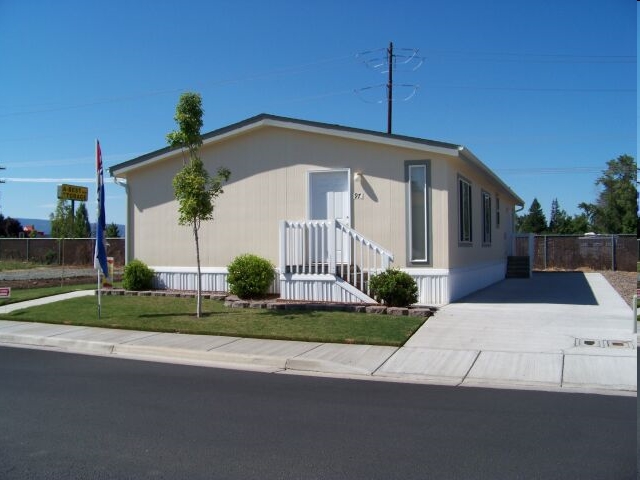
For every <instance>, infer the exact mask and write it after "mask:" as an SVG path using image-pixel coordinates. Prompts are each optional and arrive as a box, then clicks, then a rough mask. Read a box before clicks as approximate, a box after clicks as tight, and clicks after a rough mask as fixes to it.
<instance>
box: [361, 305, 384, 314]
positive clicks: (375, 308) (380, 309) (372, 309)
mask: <svg viewBox="0 0 640 480" xmlns="http://www.w3.org/2000/svg"><path fill="white" fill-rule="evenodd" d="M365 310H366V312H367V313H379V314H382V315H384V314H385V313H387V307H385V306H383V305H369V306H368V307H366V308H365Z"/></svg>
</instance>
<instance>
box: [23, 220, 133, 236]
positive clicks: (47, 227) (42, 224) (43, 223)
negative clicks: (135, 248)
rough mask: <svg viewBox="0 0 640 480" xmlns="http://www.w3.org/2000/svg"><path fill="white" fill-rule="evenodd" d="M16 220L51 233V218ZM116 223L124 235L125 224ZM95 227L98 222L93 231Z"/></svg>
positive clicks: (93, 224) (92, 225)
mask: <svg viewBox="0 0 640 480" xmlns="http://www.w3.org/2000/svg"><path fill="white" fill-rule="evenodd" d="M16 220H18V221H19V222H20V224H21V225H22V226H23V227H24V226H27V225H33V226H34V228H35V229H36V230H38V231H39V232H44V234H45V235H46V236H49V235H51V221H49V220H42V219H38V218H18V219H16ZM116 225H118V231H119V232H120V236H124V234H125V226H124V225H121V224H116ZM95 228H96V224H95V223H92V224H91V230H92V231H93V230H95Z"/></svg>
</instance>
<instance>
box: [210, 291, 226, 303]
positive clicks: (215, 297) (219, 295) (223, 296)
mask: <svg viewBox="0 0 640 480" xmlns="http://www.w3.org/2000/svg"><path fill="white" fill-rule="evenodd" d="M227 297H228V295H227V294H226V293H212V294H211V300H219V301H222V300H225V299H226V298H227Z"/></svg>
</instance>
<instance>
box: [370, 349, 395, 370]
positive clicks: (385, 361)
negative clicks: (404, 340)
mask: <svg viewBox="0 0 640 480" xmlns="http://www.w3.org/2000/svg"><path fill="white" fill-rule="evenodd" d="M401 348H402V347H396V349H395V351H394V352H393V353H392V354H391V355H389V356H388V357H387V358H386V359H385V360H384V362H382V363H381V364H380V365H378V368H376V369H375V370H374V371H372V372H371V373H370V375H371V376H374V375H375V374H376V372H377V371H378V370H380V369H381V368H382V367H384V365H385V364H386V363H387V362H388V361H389V360H390V359H391V357H393V356H394V355H395V354H396V353H398V352H399V351H400V349H401Z"/></svg>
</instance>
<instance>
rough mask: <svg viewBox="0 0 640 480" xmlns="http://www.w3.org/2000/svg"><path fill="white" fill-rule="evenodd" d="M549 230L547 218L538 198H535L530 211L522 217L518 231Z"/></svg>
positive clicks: (537, 231) (534, 231)
mask: <svg viewBox="0 0 640 480" xmlns="http://www.w3.org/2000/svg"><path fill="white" fill-rule="evenodd" d="M546 230H547V218H546V217H545V216H544V212H543V211H542V206H541V205H540V202H538V199H537V198H534V199H533V202H531V206H530V207H529V213H528V214H527V215H525V216H524V217H522V221H521V223H520V225H519V228H518V231H519V232H524V233H544V232H545V231H546Z"/></svg>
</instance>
